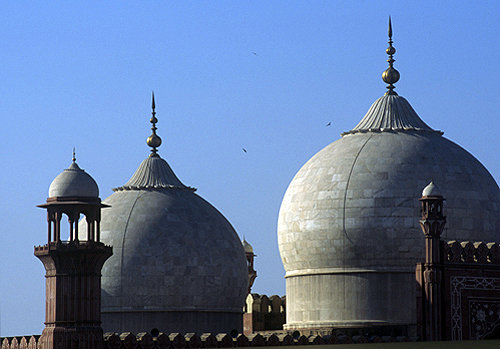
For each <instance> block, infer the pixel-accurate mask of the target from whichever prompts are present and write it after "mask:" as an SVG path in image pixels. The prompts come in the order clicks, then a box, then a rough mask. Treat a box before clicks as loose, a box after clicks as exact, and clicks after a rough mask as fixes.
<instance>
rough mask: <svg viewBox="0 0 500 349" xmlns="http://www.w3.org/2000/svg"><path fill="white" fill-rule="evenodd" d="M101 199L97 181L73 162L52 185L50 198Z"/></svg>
mask: <svg viewBox="0 0 500 349" xmlns="http://www.w3.org/2000/svg"><path fill="white" fill-rule="evenodd" d="M73 196H80V197H99V188H98V187H97V183H96V182H95V180H94V179H93V178H92V177H91V176H90V175H89V174H88V173H86V172H85V171H84V170H82V169H81V168H80V167H78V164H77V163H76V162H75V161H73V162H72V163H71V165H69V167H68V168H67V169H65V170H64V171H63V172H61V173H60V174H59V175H58V176H57V177H56V178H55V179H54V180H53V181H52V183H51V184H50V187H49V198H53V197H73Z"/></svg>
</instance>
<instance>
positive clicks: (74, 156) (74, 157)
mask: <svg viewBox="0 0 500 349" xmlns="http://www.w3.org/2000/svg"><path fill="white" fill-rule="evenodd" d="M71 160H72V161H73V162H76V151H75V147H73V158H72V159H71Z"/></svg>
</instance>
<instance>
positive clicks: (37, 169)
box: [0, 0, 500, 336]
mask: <svg viewBox="0 0 500 349" xmlns="http://www.w3.org/2000/svg"><path fill="white" fill-rule="evenodd" d="M1 13H2V14H1V17H2V20H1V21H0V38H1V39H0V52H1V54H0V96H1V102H0V115H1V120H2V127H1V128H0V142H1V147H0V163H1V166H2V170H1V174H0V194H1V195H0V200H1V201H0V202H1V206H0V208H1V209H0V222H1V232H0V249H1V257H0V258H1V259H0V260H1V268H0V313H1V314H0V319H1V324H0V335H1V336H11V335H26V334H29V335H31V334H40V333H41V331H42V328H43V321H44V312H45V303H44V297H45V296H44V293H45V291H44V290H45V281H44V276H43V275H44V269H43V266H42V263H41V262H40V261H39V260H38V259H36V258H35V257H34V256H33V245H35V244H37V245H38V244H43V243H45V242H46V215H45V212H44V211H43V210H41V209H39V208H36V207H35V205H37V204H40V203H43V202H45V200H46V198H47V194H48V187H49V185H50V182H51V181H52V179H53V178H54V177H55V176H56V175H57V174H59V173H60V172H61V171H62V170H63V169H64V168H66V167H67V166H68V165H69V164H70V162H71V151H72V148H73V146H75V147H76V149H77V159H78V163H79V165H80V166H81V167H82V168H84V169H85V170H86V171H87V172H89V173H90V174H91V175H92V176H93V177H94V179H95V180H96V181H97V183H98V184H99V187H100V191H101V198H103V199H104V198H106V197H108V196H109V195H111V194H112V191H111V188H113V187H116V186H120V185H122V184H124V183H125V182H126V181H127V180H128V179H129V178H130V176H131V175H132V174H133V172H134V171H135V169H136V168H137V167H138V165H139V163H140V162H141V161H142V160H143V159H144V158H145V157H146V156H148V154H149V148H148V147H147V146H146V143H145V139H146V137H147V136H149V134H150V124H149V117H150V94H151V90H154V91H155V95H156V106H157V113H158V114H157V117H158V119H159V123H158V125H157V126H158V134H159V135H160V136H161V137H162V139H163V145H162V146H161V147H160V149H159V153H160V155H161V156H162V157H163V158H165V159H166V160H167V161H168V162H169V164H170V165H171V167H172V168H173V169H174V171H175V172H176V174H177V176H178V177H179V178H180V179H181V180H182V181H183V182H184V184H186V185H190V186H194V187H197V188H198V194H200V195H201V196H202V197H204V198H205V199H206V200H208V201H209V202H211V203H212V204H213V205H214V206H215V207H217V208H218V209H219V210H220V211H221V212H222V213H223V214H224V215H225V216H226V217H227V218H228V220H229V221H230V222H231V223H232V224H233V226H234V227H235V229H236V231H237V232H238V233H239V234H240V236H243V235H244V236H245V237H246V239H247V240H248V241H249V242H250V243H251V244H252V245H253V246H254V249H255V252H256V254H257V258H256V269H257V272H258V278H257V280H256V282H255V286H254V289H253V290H254V291H255V292H258V293H265V294H268V295H272V294H280V295H283V294H284V293H285V291H284V286H285V282H284V279H283V276H284V270H283V267H282V264H281V259H280V257H279V252H278V246H277V238H276V225H277V217H278V211H279V207H280V203H281V199H282V197H283V194H284V192H285V190H286V188H287V186H288V184H289V182H290V181H291V179H292V178H293V176H294V175H295V173H296V172H297V171H298V170H299V168H300V167H301V166H302V165H303V164H304V163H305V162H306V161H307V160H308V159H309V158H310V157H311V156H312V155H314V154H315V153H316V152H317V151H319V150H320V149H322V148H323V147H325V146H326V145H328V144H329V143H331V142H333V141H335V140H337V139H338V138H339V137H340V136H339V134H340V133H341V132H343V131H347V130H349V129H351V128H352V127H354V126H355V125H356V124H357V122H358V121H359V120H360V119H361V118H362V117H363V115H364V114H365V113H366V111H367V110H368V108H369V107H370V105H371V103H372V102H373V101H375V99H376V98H378V97H380V96H381V95H383V93H384V92H385V84H384V83H383V82H382V80H381V73H382V71H383V70H384V69H386V67H387V63H386V59H387V56H386V54H385V49H386V47H387V19H388V15H392V19H393V29H394V46H395V48H396V49H397V52H396V55H395V59H396V62H395V67H396V68H397V69H398V70H399V71H400V73H401V79H400V81H399V82H398V83H397V84H396V91H397V92H398V93H399V94H400V95H402V96H404V97H406V98H407V99H408V100H409V102H410V103H411V104H412V106H413V108H414V109H415V110H416V111H417V113H418V114H419V115H420V117H421V118H422V119H423V120H424V121H425V122H427V124H429V125H430V126H431V127H433V128H436V129H441V130H444V131H445V137H448V138H449V139H451V140H453V141H455V142H456V143H458V144H460V145H461V146H463V147H464V148H465V149H467V150H468V151H469V152H471V153H472V154H473V155H474V156H476V157H477V158H478V159H479V160H480V161H481V162H482V163H483V164H484V165H485V166H486V167H487V168H488V169H489V171H490V172H491V174H492V175H493V177H494V178H495V180H496V181H497V183H498V182H499V179H500V162H499V157H498V153H499V150H500V120H499V119H500V2H499V1H497V0H495V1H458V0H453V1H439V2H438V1H368V0H366V1H269V0H266V1H233V0H228V1H65V2H63V1H51V2H46V1H37V2H35V1H4V2H2V4H1ZM328 122H331V126H329V127H327V126H326V124H327V123H328ZM242 148H245V149H246V150H247V153H244V152H243V151H242Z"/></svg>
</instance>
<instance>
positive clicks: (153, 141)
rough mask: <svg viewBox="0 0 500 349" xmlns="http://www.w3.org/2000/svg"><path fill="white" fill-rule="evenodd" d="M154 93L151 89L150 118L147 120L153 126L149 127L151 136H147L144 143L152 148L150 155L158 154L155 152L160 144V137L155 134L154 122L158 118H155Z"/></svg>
mask: <svg viewBox="0 0 500 349" xmlns="http://www.w3.org/2000/svg"><path fill="white" fill-rule="evenodd" d="M155 107H156V106H155V93H154V91H153V93H152V97H151V109H152V111H151V115H152V116H151V119H150V120H149V121H150V122H151V124H153V126H152V127H151V131H153V133H152V134H151V136H149V137H148V139H147V140H146V143H147V144H148V145H149V146H150V147H151V148H152V149H151V155H150V156H158V154H157V151H158V150H157V149H156V148H158V147H159V146H160V145H161V138H160V137H159V136H158V135H157V134H156V130H157V128H156V123H157V122H158V119H157V118H156V111H155Z"/></svg>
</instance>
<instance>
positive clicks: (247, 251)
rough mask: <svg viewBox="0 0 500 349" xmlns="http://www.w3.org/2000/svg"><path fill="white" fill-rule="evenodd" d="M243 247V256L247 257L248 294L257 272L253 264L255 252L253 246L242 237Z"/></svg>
mask: <svg viewBox="0 0 500 349" xmlns="http://www.w3.org/2000/svg"><path fill="white" fill-rule="evenodd" d="M242 244H243V249H244V250H245V256H246V257H247V266H248V294H250V293H251V291H252V286H253V282H254V281H255V279H256V278H257V272H256V271H255V269H254V266H253V260H254V258H255V253H253V247H252V245H250V244H249V243H248V242H247V241H246V240H245V239H244V238H243V242H242Z"/></svg>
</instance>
